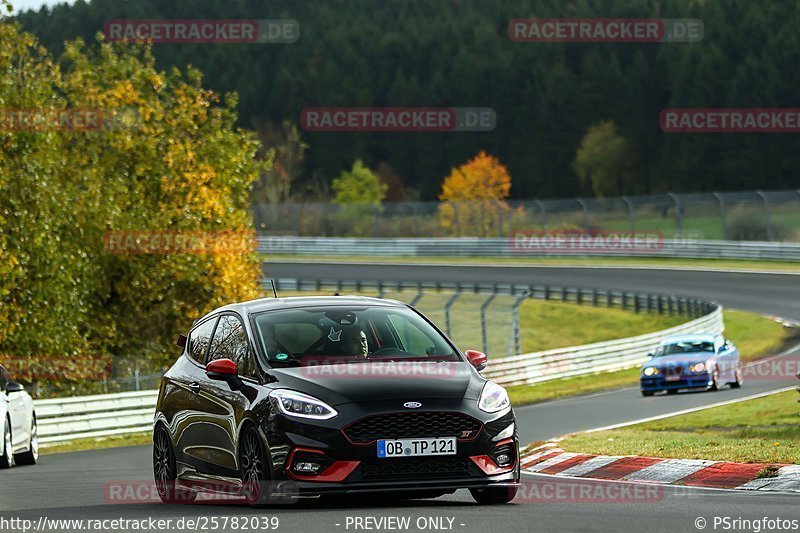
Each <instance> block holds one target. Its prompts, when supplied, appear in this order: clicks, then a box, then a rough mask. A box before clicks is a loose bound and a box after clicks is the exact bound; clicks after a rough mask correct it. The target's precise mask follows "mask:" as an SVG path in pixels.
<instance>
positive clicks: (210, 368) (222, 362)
mask: <svg viewBox="0 0 800 533" xmlns="http://www.w3.org/2000/svg"><path fill="white" fill-rule="evenodd" d="M206 374H207V375H208V377H210V378H211V379H231V378H235V377H236V376H237V375H238V371H237V370H236V363H234V362H233V361H231V360H230V359H215V360H213V361H211V362H210V363H208V364H207V365H206Z"/></svg>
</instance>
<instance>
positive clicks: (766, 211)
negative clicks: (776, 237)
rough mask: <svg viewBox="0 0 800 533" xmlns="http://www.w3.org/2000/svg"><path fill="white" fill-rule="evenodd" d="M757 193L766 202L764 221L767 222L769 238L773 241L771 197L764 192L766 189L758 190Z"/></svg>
mask: <svg viewBox="0 0 800 533" xmlns="http://www.w3.org/2000/svg"><path fill="white" fill-rule="evenodd" d="M756 194H757V195H758V196H760V197H761V200H762V201H763V202H764V222H766V223H767V240H768V241H770V242H772V217H771V216H770V214H769V198H767V195H766V194H764V191H756Z"/></svg>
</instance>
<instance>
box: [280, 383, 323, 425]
mask: <svg viewBox="0 0 800 533" xmlns="http://www.w3.org/2000/svg"><path fill="white" fill-rule="evenodd" d="M269 397H270V398H272V400H273V402H274V403H275V405H276V406H277V407H278V410H279V411H280V412H281V413H283V414H285V415H289V416H298V417H300V418H313V419H314V420H328V419H329V418H333V417H334V416H336V415H338V414H339V413H338V412H337V411H336V409H334V408H333V407H331V406H330V405H328V404H327V403H325V402H323V401H322V400H319V399H317V398H314V397H313V396H309V395H308V394H303V393H302V392H297V391H291V390H285V389H275V390H273V391H272V392H270V393H269Z"/></svg>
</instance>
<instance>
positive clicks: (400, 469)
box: [359, 457, 480, 481]
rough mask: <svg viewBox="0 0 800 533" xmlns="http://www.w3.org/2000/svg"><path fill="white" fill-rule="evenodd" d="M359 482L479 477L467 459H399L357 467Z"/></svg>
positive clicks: (377, 460)
mask: <svg viewBox="0 0 800 533" xmlns="http://www.w3.org/2000/svg"><path fill="white" fill-rule="evenodd" d="M359 472H360V480H361V481H391V480H404V479H421V480H422V479H444V478H463V477H472V476H479V475H480V473H479V471H478V469H477V467H475V465H474V464H472V461H471V460H470V459H469V458H467V457H400V458H390V459H371V460H369V461H364V462H362V463H361V465H360V466H359Z"/></svg>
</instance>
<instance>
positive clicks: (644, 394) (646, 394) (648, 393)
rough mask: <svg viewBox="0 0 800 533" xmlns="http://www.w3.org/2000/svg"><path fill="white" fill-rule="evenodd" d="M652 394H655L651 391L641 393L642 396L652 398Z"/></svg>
mask: <svg viewBox="0 0 800 533" xmlns="http://www.w3.org/2000/svg"><path fill="white" fill-rule="evenodd" d="M653 394H655V393H654V392H653V391H648V390H643V391H642V396H652V395H653Z"/></svg>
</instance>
